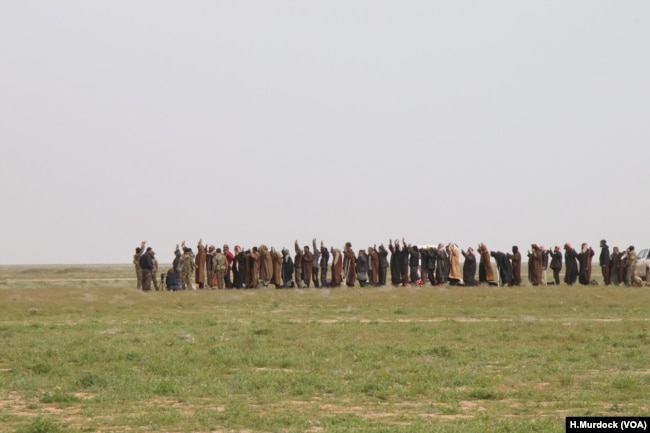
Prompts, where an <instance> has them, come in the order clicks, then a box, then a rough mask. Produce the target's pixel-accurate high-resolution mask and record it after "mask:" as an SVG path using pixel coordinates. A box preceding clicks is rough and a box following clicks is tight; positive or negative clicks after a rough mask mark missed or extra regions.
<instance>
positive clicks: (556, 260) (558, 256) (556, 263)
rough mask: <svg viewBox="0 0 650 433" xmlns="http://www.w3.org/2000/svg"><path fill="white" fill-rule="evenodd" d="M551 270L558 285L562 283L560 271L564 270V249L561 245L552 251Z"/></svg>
mask: <svg viewBox="0 0 650 433" xmlns="http://www.w3.org/2000/svg"><path fill="white" fill-rule="evenodd" d="M551 270H552V271H553V280H554V281H555V284H556V285H559V284H560V271H561V270H562V251H560V247H559V245H556V246H555V248H554V249H553V252H552V253H551Z"/></svg>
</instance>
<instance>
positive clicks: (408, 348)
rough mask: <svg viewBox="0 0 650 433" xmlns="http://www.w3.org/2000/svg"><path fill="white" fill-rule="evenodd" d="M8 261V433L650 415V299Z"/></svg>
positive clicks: (555, 423)
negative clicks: (234, 278)
mask: <svg viewBox="0 0 650 433" xmlns="http://www.w3.org/2000/svg"><path fill="white" fill-rule="evenodd" d="M132 274H133V271H132V269H131V267H130V266H68V267H66V266H31V267H30V266H2V267H0V432H17V433H45V432H250V433H253V432H255V433H256V432H312V433H318V432H417V433H420V432H421V433H424V432H427V433H429V432H470V433H471V432H477V433H478V432H481V433H482V432H563V431H564V420H565V417H566V416H568V415H610V416H611V415H648V414H650V367H648V359H650V336H649V335H648V328H649V325H650V323H649V322H648V320H649V312H650V289H648V288H624V287H603V286H588V287H582V286H573V287H567V286H556V287H553V286H549V287H519V288H507V287H477V288H461V287H446V286H442V287H435V288H432V287H421V288H418V287H412V288H411V287H409V288H394V287H382V288H358V287H357V288H353V289H349V288H340V289H313V288H312V289H306V290H300V289H290V290H275V289H262V290H225V291H219V290H206V291H197V292H178V293H168V292H159V293H157V292H153V293H141V292H138V291H136V290H135V288H134V286H135V281H134V276H133V275H132Z"/></svg>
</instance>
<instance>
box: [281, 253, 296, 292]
mask: <svg viewBox="0 0 650 433" xmlns="http://www.w3.org/2000/svg"><path fill="white" fill-rule="evenodd" d="M293 273H294V266H293V260H292V259H291V253H290V252H289V250H288V249H286V248H283V249H282V287H284V288H285V289H288V288H290V287H293V286H294V283H293Z"/></svg>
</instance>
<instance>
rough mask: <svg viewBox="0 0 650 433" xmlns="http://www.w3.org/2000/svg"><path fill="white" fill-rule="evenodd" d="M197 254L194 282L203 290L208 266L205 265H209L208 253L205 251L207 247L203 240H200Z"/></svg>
mask: <svg viewBox="0 0 650 433" xmlns="http://www.w3.org/2000/svg"><path fill="white" fill-rule="evenodd" d="M196 248H197V252H196V257H195V259H194V260H195V265H196V268H195V269H194V271H195V278H194V282H195V283H196V284H197V285H198V286H199V289H202V288H203V286H204V285H205V271H206V266H205V264H206V263H207V257H208V255H207V253H206V251H205V247H204V246H203V242H202V241H201V239H199V243H198V244H197V245H196Z"/></svg>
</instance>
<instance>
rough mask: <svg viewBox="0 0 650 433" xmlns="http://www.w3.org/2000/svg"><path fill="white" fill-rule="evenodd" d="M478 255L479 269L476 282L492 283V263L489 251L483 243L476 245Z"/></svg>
mask: <svg viewBox="0 0 650 433" xmlns="http://www.w3.org/2000/svg"><path fill="white" fill-rule="evenodd" d="M477 251H478V253H479V257H480V260H479V269H478V281H479V283H488V284H490V283H493V282H494V270H492V262H491V261H490V250H489V249H488V247H487V246H486V245H485V244H484V243H482V242H481V243H480V244H479V245H478V250H477Z"/></svg>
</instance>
